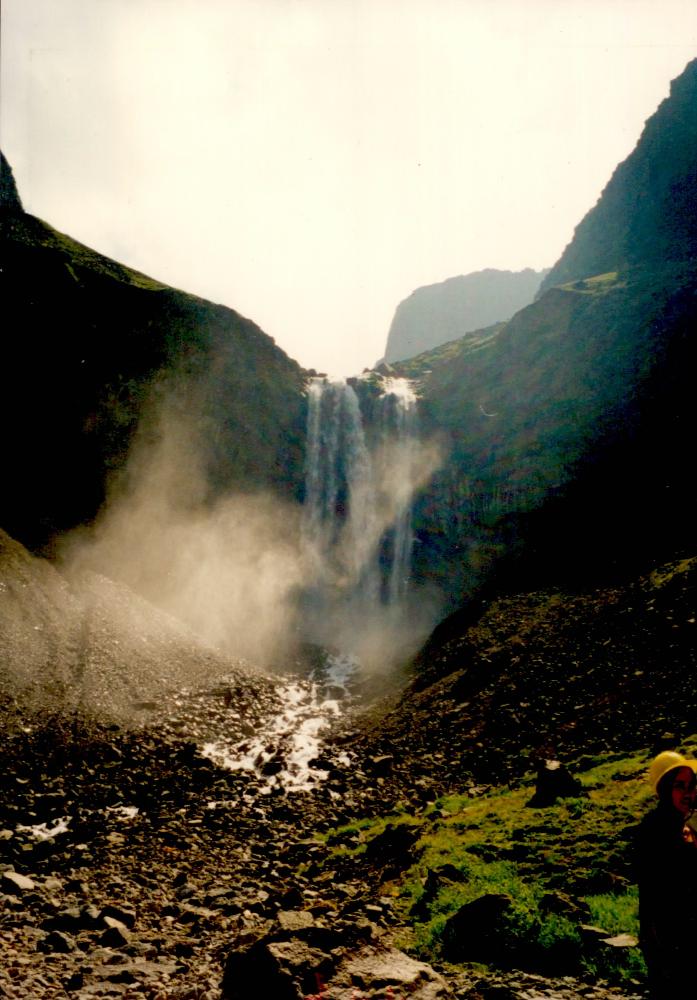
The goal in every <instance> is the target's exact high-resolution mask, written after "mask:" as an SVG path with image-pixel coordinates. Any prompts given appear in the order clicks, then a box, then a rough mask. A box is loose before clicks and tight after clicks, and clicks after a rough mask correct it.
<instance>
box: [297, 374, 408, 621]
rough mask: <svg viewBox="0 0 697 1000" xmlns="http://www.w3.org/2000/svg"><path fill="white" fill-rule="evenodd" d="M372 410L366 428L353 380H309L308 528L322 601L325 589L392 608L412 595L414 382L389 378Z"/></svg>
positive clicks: (306, 533)
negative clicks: (370, 441)
mask: <svg viewBox="0 0 697 1000" xmlns="http://www.w3.org/2000/svg"><path fill="white" fill-rule="evenodd" d="M373 410H374V416H373V421H372V426H367V427H366V425H365V422H364V418H363V415H362V412H361V406H360V400H359V395H358V393H357V392H356V390H355V389H354V388H353V386H351V385H349V384H348V383H347V382H345V381H328V380H326V379H314V380H313V381H312V383H311V384H310V387H309V391H308V422H307V435H308V436H307V466H306V479H305V507H304V522H303V534H304V539H305V544H306V548H307V550H308V552H310V553H311V554H312V559H313V561H314V566H315V571H316V574H315V575H316V579H315V597H316V598H317V600H318V601H319V603H320V604H322V605H323V606H325V605H326V601H325V600H323V597H325V596H326V594H323V591H324V590H325V588H326V589H332V588H334V589H335V590H336V589H338V590H340V591H341V592H342V595H343V598H344V599H355V597H356V595H360V597H361V599H362V600H363V601H364V602H366V603H370V604H375V602H379V603H381V604H382V605H384V606H388V607H394V606H395V605H397V604H398V603H399V602H401V601H402V600H403V599H404V598H405V596H406V592H407V587H408V581H409V576H410V570H411V554H412V544H413V531H412V506H411V501H412V495H413V491H414V446H415V442H416V430H417V427H416V395H415V393H414V391H413V389H412V387H411V385H410V384H409V382H408V381H407V380H406V379H385V380H383V385H382V392H381V394H380V396H379V398H378V399H377V401H376V403H375V405H374V407H373ZM369 436H370V437H371V438H372V442H373V445H372V447H371V448H369V446H368V439H369ZM386 466H388V467H386Z"/></svg>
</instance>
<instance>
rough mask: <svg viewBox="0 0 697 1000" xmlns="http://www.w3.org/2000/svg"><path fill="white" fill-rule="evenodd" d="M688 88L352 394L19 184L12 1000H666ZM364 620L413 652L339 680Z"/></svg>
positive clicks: (6, 910)
mask: <svg viewBox="0 0 697 1000" xmlns="http://www.w3.org/2000/svg"><path fill="white" fill-rule="evenodd" d="M696 95H697V61H693V62H692V63H690V64H689V65H688V66H687V68H686V70H685V72H684V74H683V75H682V76H681V77H680V78H679V79H678V80H676V81H674V82H673V85H672V87H671V94H670V96H669V97H668V98H667V99H666V101H664V102H663V104H662V105H661V106H660V108H659V109H658V110H657V112H656V113H655V115H653V116H652V117H651V118H650V119H649V121H648V122H647V125H646V128H645V130H644V133H643V135H642V137H641V138H640V140H639V143H638V145H637V148H636V150H635V151H634V153H632V154H631V155H630V157H629V158H628V160H627V161H626V163H625V164H622V165H620V167H618V169H617V171H616V172H615V174H614V175H613V178H612V179H611V181H610V183H609V184H608V186H607V188H606V191H605V192H604V193H603V196H602V197H601V199H600V201H599V203H598V205H597V206H596V208H595V209H593V210H592V211H591V212H590V213H589V215H588V216H587V218H586V219H585V220H584V221H583V222H582V223H581V225H580V226H579V227H578V230H577V233H576V236H575V237H574V240H572V242H571V244H570V246H569V248H568V249H567V251H565V253H564V255H563V256H562V259H561V261H560V262H559V263H558V264H557V265H556V266H555V267H554V268H552V270H551V271H550V273H549V274H548V275H547V277H546V278H545V281H544V283H543V286H542V288H541V290H540V292H539V294H538V297H537V299H536V301H534V302H532V303H530V304H528V305H527V306H525V307H524V308H523V309H521V310H520V311H519V312H517V313H516V314H515V315H514V316H513V317H512V318H511V319H510V320H507V321H506V322H502V323H497V324H495V325H494V326H491V327H487V328H485V329H482V330H470V331H468V332H466V333H465V334H464V336H462V337H460V339H458V340H455V341H450V342H448V343H446V344H445V345H440V346H437V347H435V348H433V349H432V350H429V352H428V353H426V354H421V355H418V356H417V357H415V358H407V359H406V360H401V361H400V362H399V363H397V364H395V365H394V366H391V367H388V368H386V369H384V370H381V371H380V372H364V373H363V375H362V376H360V377H356V378H351V379H343V380H339V381H337V382H331V381H330V380H328V379H327V378H325V377H324V376H319V375H317V373H316V372H314V371H304V370H302V369H301V368H300V366H299V365H297V364H296V363H295V362H293V361H292V360H291V359H289V358H288V357H287V356H286V355H285V354H284V353H283V351H281V350H280V349H279V348H278V347H277V346H276V345H275V344H274V343H273V341H272V340H271V338H269V337H267V336H266V334H264V333H263V332H262V331H261V330H259V329H258V328H257V327H256V326H255V325H254V323H252V322H251V321H250V320H246V319H245V318H244V317H242V316H240V315H239V314H238V313H236V312H234V311H233V310H231V309H227V308H226V307H223V306H218V305H215V304H213V303H209V302H205V301H203V300H201V299H197V298H195V297H194V296H190V295H187V294H186V293H184V292H180V291H178V290H176V289H172V288H168V287H167V286H165V285H163V284H162V283H160V282H158V281H155V280H154V279H151V278H149V277H147V276H146V275H142V274H139V273H137V272H135V271H133V270H131V269H129V268H127V267H125V266H123V265H120V264H117V263H116V262H115V261H111V260H109V259H107V258H105V257H103V256H102V255H100V254H98V253H96V252H95V251H92V250H90V249H89V248H87V247H84V246H82V245H81V244H78V243H76V241H74V240H72V239H71V238H70V237H69V236H66V235H64V234H61V233H58V232H57V231H55V230H54V229H52V227H50V226H49V225H48V224H46V223H44V222H43V221H42V220H40V219H37V218H34V217H33V216H30V215H28V214H27V213H25V212H24V210H23V208H22V205H21V202H20V200H19V196H18V194H17V191H16V188H15V186H14V183H13V181H12V175H11V171H10V169H9V165H8V164H7V163H6V161H4V160H3V162H2V172H1V176H0V207H1V211H2V217H1V218H2V223H3V234H2V235H3V252H4V257H3V264H2V268H1V269H0V273H1V275H2V280H3V295H4V296H5V299H4V301H5V302H6V303H7V309H8V311H9V312H11V313H12V314H13V315H14V316H15V317H20V318H21V320H22V323H23V324H24V327H26V329H28V330H30V331H31V336H23V335H22V332H21V331H18V330H14V331H13V333H12V335H11V336H7V337H6V338H5V340H4V342H3V362H4V363H3V369H2V379H3V382H2V388H3V392H2V393H1V394H0V395H1V396H2V406H3V407H4V409H3V427H4V428H5V436H4V441H5V443H6V448H5V451H4V458H3V471H4V473H5V488H4V490H3V494H2V498H1V502H0V524H1V526H2V527H1V529H0V709H1V713H0V732H1V735H2V740H1V743H0V758H1V760H0V766H1V768H2V775H3V780H2V789H1V796H0V935H2V946H3V947H2V956H1V957H0V996H6V997H8V998H12V1000H32V998H44V997H47V998H54V997H56V998H57V997H64V996H74V997H76V998H78V1000H81V998H82V1000H87V998H89V997H125V998H126V1000H134V998H136V997H146V998H149V1000H169V998H174V1000H176V998H178V1000H248V998H250V1000H251V998H254V1000H257V998H258V997H264V998H266V997H268V998H270V1000H315V998H317V997H325V998H326V1000H364V998H368V997H370V998H372V1000H387V998H388V997H390V998H392V1000H397V998H404V997H412V998H413V1000H492V998H493V1000H496V998H499V1000H544V998H548V1000H580V998H586V1000H589V998H595V1000H619V998H625V1000H637V998H640V997H643V996H644V995H645V991H644V980H645V975H644V973H645V970H644V968H643V965H642V960H641V956H640V954H639V950H638V948H637V936H636V931H637V918H636V903H637V900H636V886H635V884H634V878H633V870H632V836H633V830H634V828H635V827H636V824H637V822H638V821H639V819H640V817H641V816H642V814H643V813H644V812H645V811H646V809H647V808H648V806H649V803H650V794H649V789H648V787H647V785H646V781H645V772H646V768H647V764H648V762H649V760H650V757H651V755H652V754H653V753H655V752H656V751H657V750H658V749H663V748H667V747H679V748H681V749H683V750H685V751H686V752H689V753H693V754H694V752H695V749H696V748H697V701H696V700H695V696H694V684H693V679H694V670H695V661H696V659H697V643H696V642H695V637H696V636H697V631H696V630H697V625H696V624H695V623H696V621H697V610H696V602H695V586H696V582H697V556H695V553H696V552H697V539H696V538H695V534H694V517H693V492H692V470H691V463H690V461H689V456H690V455H691V448H692V443H693V441H694V432H695V426H694V412H693V410H694V408H693V405H692V402H691V400H692V377H693V371H694V337H693V335H692V332H693V329H694V319H695V316H696V315H697V296H696V291H697V280H696V279H695V275H696V274H697V269H696V261H697V255H696V254H695V238H694V229H695V219H696V218H697V214H696V213H695V211H694V207H695V204H697V201H696V199H697V184H696V182H695V177H697V173H695V164H697V145H696V142H697V138H696V137H697V119H695V114H694V108H695V107H696V106H697V103H696V102H695V96H696ZM676 148H679V150H680V156H673V155H672V154H673V151H674V150H675V149H676ZM531 294H532V293H531ZM496 315H498V314H496ZM458 332H459V330H458ZM397 383H399V387H398V392H395V391H394V390H395V386H396V384H397ZM386 385H391V387H392V391H391V392H388V391H386V388H385V387H386ZM390 396H391V397H392V400H391V403H390V405H389V407H386V405H385V403H386V400H388V399H389V398H390ZM400 400H401V404H400V402H399V401H400ZM315 418H316V426H315V431H316V433H314V434H313V433H312V432H311V431H312V427H313V420H315ZM381 421H382V422H381ZM415 429H416V430H415ZM398 430H399V431H400V433H401V430H408V431H409V434H408V435H406V437H405V439H404V440H401V442H400V439H399V434H398V433H397V431H398ZM412 432H414V433H413V434H412ZM418 435H421V436H422V437H421V438H418ZM417 438H418V443H419V447H420V446H421V444H424V443H427V444H428V448H425V449H423V452H420V455H421V460H420V461H419V462H417V461H416V449H415V448H414V447H412V446H413V445H414V442H415V441H416V440H417ZM397 445H399V447H397ZM431 445H433V447H432V448H431ZM342 448H343V451H342ZM376 455H377V456H381V458H382V461H381V462H379V461H375V462H374V463H373V458H374V457H375V456H376ZM395 455H401V457H402V458H404V459H407V460H405V461H404V462H398V461H396V460H395V458H394V456H395ZM325 459H326V460H327V461H326V462H325ZM417 466H418V468H417ZM405 469H406V470H407V471H408V473H409V475H405V474H404V473H405ZM320 470H323V472H322V476H325V477H326V480H327V481H328V483H329V488H327V489H325V488H324V486H323V485H321V484H320V483H319V479H320V478H321V477H320ZM315 473H316V475H315ZM315 487H316V488H315ZM358 495H360V498H361V505H359V504H357V503H356V502H355V497H356V496H358ZM368 515H369V516H368ZM318 527H319V529H320V534H321V535H322V537H324V538H325V539H326V540H328V541H327V544H326V545H324V546H322V545H318V544H315V543H316V538H315V537H312V538H310V541H309V542H308V535H312V531H313V530H314V529H315V528H318ZM311 529H312V530H311ZM6 531H7V532H8V533H7V534H6V533H5V532H6ZM250 539H252V541H253V544H252V541H250ZM347 541H350V543H351V544H350V545H349V544H347ZM25 546H26V547H25ZM303 546H305V547H303ZM357 553H359V554H360V555H361V557H363V556H365V558H357ZM308 564H309V565H310V569H311V570H312V571H313V572H314V575H313V572H309V573H308ZM318 566H319V570H318V569H317V567H318ZM395 567H396V569H395ZM318 581H319V582H318ZM327 595H330V596H329V597H328V596H327ZM434 595H436V596H435V597H434ZM348 605H350V608H348V610H350V611H351V614H346V615H345V617H344V618H343V619H342V620H341V625H342V630H341V639H342V640H343V639H344V638H346V637H348V638H350V639H351V641H352V642H354V643H356V644H358V640H359V639H363V638H364V637H365V634H366V633H367V632H368V631H369V628H368V625H369V624H371V622H372V618H373V616H374V617H375V618H376V619H380V620H379V622H378V624H379V625H381V626H382V625H384V624H385V623H388V624H390V625H391V630H390V629H385V630H384V631H383V633H382V634H381V639H382V642H381V644H380V645H379V646H378V647H377V648H373V649H372V650H371V652H372V659H371V661H370V665H369V667H368V666H367V665H364V667H363V669H362V670H359V669H347V670H345V671H344V672H343V674H337V673H336V672H335V671H334V670H333V669H330V667H329V663H330V659H331V657H332V656H336V654H337V652H344V653H345V652H346V650H345V649H344V648H343V644H342V643H340V642H339V629H338V627H337V622H338V621H339V619H338V618H335V617H334V610H335V609H337V608H338V609H340V610H341V611H345V610H347V606H348ZM308 609H310V610H311V611H312V615H313V617H314V621H313V624H315V625H316V626H317V628H316V631H315V632H313V633H312V634H310V633H309V630H307V629H306V630H305V631H303V627H304V626H306V625H307V621H308V620H309V618H310V617H311V616H310V614H309V610H308ZM330 610H331V612H332V614H331V615H330V614H329V613H328V612H329V611H330ZM421 611H424V612H425V617H424V619H423V621H428V622H429V623H430V625H429V628H428V630H424V627H423V621H419V622H418V624H419V629H420V630H419V629H415V630H414V631H413V633H412V634H411V635H410V639H411V645H410V646H408V647H407V646H404V645H403V644H402V643H403V639H404V635H405V633H407V632H409V631H410V627H411V626H413V625H414V623H415V620H416V619H417V618H418V617H419V615H418V614H417V612H421ZM303 613H304V615H305V617H304V618H303ZM374 613H375V614H374ZM434 623H435V625H436V627H435V628H433V629H432V630H431V628H430V626H431V625H433V624H434ZM204 633H205V634H204ZM267 635H268V637H269V642H268V643H267V644H264V643H263V642H258V641H257V640H260V639H261V638H265V637H267ZM417 640H418V643H417ZM416 643H417V644H416ZM415 644H416V645H415ZM407 648H408V652H407V651H405V650H406V649H407ZM250 651H251V652H250ZM257 654H258V655H257ZM366 662H367V661H366ZM346 666H347V663H346V662H344V667H346Z"/></svg>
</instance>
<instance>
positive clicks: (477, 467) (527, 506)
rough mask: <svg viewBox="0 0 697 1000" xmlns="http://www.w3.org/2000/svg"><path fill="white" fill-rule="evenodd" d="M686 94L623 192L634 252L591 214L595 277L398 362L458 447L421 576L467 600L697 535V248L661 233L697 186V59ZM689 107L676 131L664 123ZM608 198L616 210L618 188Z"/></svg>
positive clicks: (617, 564)
mask: <svg viewBox="0 0 697 1000" xmlns="http://www.w3.org/2000/svg"><path fill="white" fill-rule="evenodd" d="M688 92H689V93H691V94H692V95H693V98H694V100H692V101H691V102H689V101H687V100H686V93H688ZM672 94H673V96H672V97H671V98H670V99H669V101H667V102H664V104H663V105H661V108H660V109H659V111H658V112H656V115H655V116H654V118H653V119H651V120H650V122H649V123H648V124H647V127H646V129H645V132H644V136H643V137H642V139H641V141H640V143H639V145H638V147H637V149H636V151H635V153H634V154H632V157H630V158H629V160H627V161H626V163H625V164H624V165H623V166H624V170H623V171H622V172H620V173H619V174H616V175H615V183H614V184H613V186H612V188H611V189H610V187H609V188H608V191H610V194H607V195H606V197H607V198H609V199H610V200H611V202H612V204H614V206H615V208H614V210H613V211H614V215H613V218H614V219H615V227H616V229H618V228H619V227H620V215H621V211H620V208H622V211H624V212H625V214H624V216H623V221H622V223H621V225H622V226H623V227H624V228H623V232H624V231H626V232H627V233H635V234H636V233H638V232H639V231H641V232H644V230H647V233H646V235H645V238H644V239H643V242H642V243H637V244H636V247H635V251H633V256H632V260H631V262H627V261H626V260H624V259H623V260H618V255H617V253H615V252H614V251H613V253H612V254H611V255H610V256H609V257H608V256H606V255H605V256H604V253H605V251H604V246H605V244H604V243H603V242H602V239H601V235H602V233H603V232H604V230H603V229H602V227H600V231H599V232H600V235H598V237H597V240H595V241H594V239H591V236H592V235H593V232H594V231H595V230H594V229H593V226H594V225H595V223H594V224H593V226H590V223H589V229H588V233H587V234H586V232H585V230H584V231H583V232H581V230H579V235H578V236H577V241H578V244H579V246H581V245H582V244H583V245H584V246H585V247H586V249H585V250H584V251H583V256H584V259H587V260H588V261H589V262H590V261H591V260H592V265H591V264H590V263H589V265H588V266H589V268H591V271H590V272H587V276H586V277H584V278H578V279H577V280H574V281H571V282H567V283H565V284H562V285H555V286H554V287H547V290H546V291H545V292H544V293H543V294H542V295H541V296H540V297H539V298H538V300H537V301H536V302H535V303H533V304H532V305H530V306H528V307H527V308H526V309H523V310H521V311H520V312H518V313H517V314H516V316H514V317H513V319H512V320H510V321H509V322H508V323H507V324H506V325H505V326H503V327H502V328H493V329H490V330H485V331H480V332H479V333H478V334H473V335H470V336H468V337H465V338H463V339H462V340H461V341H459V342H457V343H455V344H452V345H448V347H447V350H446V349H444V348H441V349H439V350H437V351H434V352H431V353H430V354H428V355H424V356H421V357H420V358H417V359H413V360H411V361H410V362H408V363H406V364H404V365H403V366H400V365H399V364H397V365H396V368H397V369H398V370H399V371H403V372H404V374H409V375H411V376H412V377H416V378H417V379H418V380H419V382H420V387H421V393H422V397H423V406H422V419H423V426H424V429H425V431H426V432H427V433H428V432H433V433H437V434H440V435H441V436H442V438H443V441H444V444H445V447H446V449H447V452H448V455H449V459H448V461H447V462H446V464H445V466H444V468H443V469H442V471H441V472H440V473H439V474H438V475H437V476H436V478H435V479H434V481H433V483H432V484H431V487H430V488H429V489H428V490H427V491H426V493H425V494H424V495H423V496H422V497H421V499H420V500H419V504H418V511H417V531H418V539H419V542H420V544H419V545H418V546H417V573H418V575H419V576H420V577H421V578H423V579H432V578H435V579H436V580H438V582H439V583H440V584H441V585H442V586H443V588H444V589H445V591H446V593H447V594H448V595H449V596H450V599H451V602H452V606H455V605H457V603H459V602H460V601H461V600H463V599H466V598H467V596H468V595H469V594H470V593H471V592H472V590H473V588H476V587H477V586H480V585H482V584H483V583H485V582H486V583H489V584H490V583H491V582H492V580H493V581H494V582H497V583H501V584H504V583H505V584H506V585H507V586H517V585H519V584H521V581H523V582H522V585H523V586H529V585H530V584H531V583H533V582H534V583H536V584H547V583H550V582H552V583H555V582H560V581H569V580H574V579H579V577H580V576H583V577H584V578H586V579H589V580H592V579H594V578H596V579H597V578H598V574H604V576H605V578H606V579H609V578H618V577H621V576H622V574H623V573H625V572H626V573H632V572H636V571H637V570H638V569H639V568H641V566H645V565H647V563H648V562H649V561H651V560H653V561H660V560H664V559H670V558H673V557H674V556H675V555H677V554H679V553H681V552H685V551H688V552H689V551H693V550H694V548H695V545H696V543H697V539H696V538H695V525H694V519H693V517H692V500H691V498H692V486H691V478H692V474H691V463H690V460H689V456H690V454H691V452H692V450H693V442H694V439H695V435H696V433H697V421H696V419H695V411H694V405H693V403H692V399H693V385H692V383H693V372H694V370H695V366H696V364H697V352H696V347H695V345H696V342H695V338H694V336H693V333H692V331H693V330H694V328H695V324H696V323H697V256H694V255H692V254H693V248H692V245H691V244H690V243H689V241H683V242H681V243H680V246H681V250H680V257H679V259H678V257H670V256H669V255H668V251H667V250H666V253H665V255H664V257H662V258H661V259H660V260H657V259H656V256H655V254H654V253H653V241H652V240H651V238H650V236H649V235H648V228H649V227H650V226H653V227H654V230H655V232H656V242H657V244H658V245H664V247H665V246H667V245H666V243H665V241H666V239H667V238H668V235H667V234H670V232H671V231H672V226H673V221H672V220H673V212H672V207H671V206H672V202H671V203H670V205H669V204H668V202H666V201H662V200H661V197H660V192H662V191H672V190H678V189H679V190H681V191H685V190H686V188H685V184H684V179H685V178H686V177H687V176H688V175H690V170H697V149H695V148H692V147H691V146H690V145H689V144H686V145H685V146H684V147H683V149H682V154H681V157H680V158H678V159H677V160H673V159H671V158H664V156H667V153H666V151H667V150H670V149H671V148H672V145H673V143H674V142H675V141H678V142H679V143H680V142H682V137H683V135H684V134H687V133H690V134H691V131H690V130H691V129H692V130H695V131H696V132H697V73H696V72H695V65H694V64H690V65H689V66H688V68H687V69H686V71H685V73H684V75H683V77H681V79H680V80H679V81H676V83H674V85H673V87H672ZM673 102H675V103H676V105H677V110H676V111H675V113H673V111H672V110H671V109H672V107H673ZM690 109H691V118H689V113H690ZM688 118H689V122H690V124H689V127H688ZM674 120H677V121H678V123H679V125H678V136H677V139H676V138H675V137H671V135H670V134H668V135H664V131H667V132H668V133H670V131H671V128H672V123H673V121H674ZM690 150H691V152H690ZM688 154H689V156H691V157H692V161H691V162H692V167H690V166H689V165H688V162H687V157H688ZM639 168H641V170H642V171H644V172H645V173H646V174H647V175H650V176H652V177H654V176H656V177H659V176H660V183H658V182H657V183H656V185H655V186H654V190H653V192H649V193H648V194H646V199H649V200H651V199H653V203H652V206H651V207H650V208H649V207H647V206H646V205H645V204H644V201H642V199H641V198H638V196H637V197H635V195H636V191H635V190H634V187H633V185H634V184H635V183H636V181H635V178H636V175H637V172H638V171H639ZM618 178H619V179H618ZM620 182H622V184H623V183H625V182H626V185H627V186H628V188H629V189H628V190H626V191H621V186H622V184H621V183H620ZM681 185H682V186H681ZM620 193H621V194H622V197H620ZM637 205H638V206H639V207H637ZM618 206H619V207H618ZM596 211H597V212H598V213H599V215H600V216H602V213H604V212H606V211H609V209H606V207H605V199H603V201H601V203H600V205H599V206H598V208H597V210H596ZM589 218H590V217H589ZM690 224H691V223H690ZM687 225H688V223H687V222H685V223H684V224H683V225H682V228H681V229H679V230H678V231H679V232H681V233H683V235H684V227H685V226H687ZM577 241H575V242H574V244H572V247H571V248H570V249H569V250H568V251H567V253H566V254H565V258H567V259H572V258H573V255H574V254H575V253H576V242H577ZM615 245H617V244H616V243H615ZM675 245H676V246H677V244H675ZM641 246H643V247H644V248H645V250H646V252H645V254H644V256H641V254H642V251H641ZM591 251H592V252H591ZM578 252H579V254H580V252H581V251H580V249H579V251H578ZM676 252H677V251H676ZM593 254H595V256H593ZM610 264H612V265H613V269H611V270H607V269H606V270H604V271H602V270H600V269H601V267H604V268H607V267H608V265H610ZM560 273H561V272H560V270H559V268H555V269H554V271H553V274H554V275H557V276H559V274H560ZM549 280H551V278H550V279H548V281H549ZM546 284H547V283H546Z"/></svg>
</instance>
